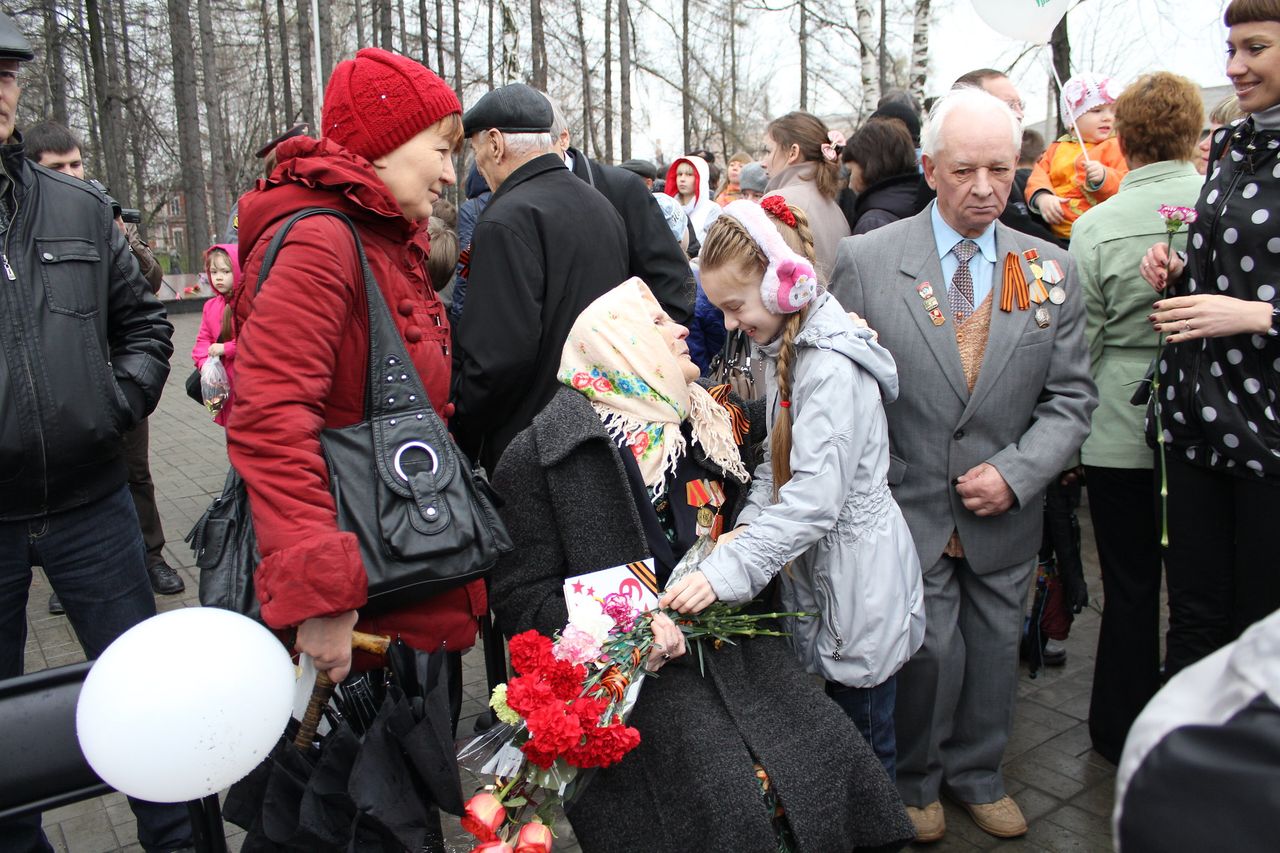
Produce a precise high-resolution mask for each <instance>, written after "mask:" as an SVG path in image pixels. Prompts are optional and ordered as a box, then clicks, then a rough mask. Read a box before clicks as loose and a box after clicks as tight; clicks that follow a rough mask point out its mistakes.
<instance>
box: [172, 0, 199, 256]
mask: <svg viewBox="0 0 1280 853" xmlns="http://www.w3.org/2000/svg"><path fill="white" fill-rule="evenodd" d="M167 6H168V13H169V48H170V55H171V58H172V59H173V104H174V111H175V113H176V115H177V119H178V157H179V164H180V172H181V175H182V181H181V183H182V193H183V195H184V196H185V201H186V214H187V233H186V243H187V245H186V246H185V247H184V248H185V249H186V252H185V253H184V257H183V261H184V262H185V268H186V269H191V270H194V269H199V268H200V255H201V253H202V252H203V250H204V248H205V245H206V243H208V241H209V210H208V207H207V205H206V203H205V197H204V153H203V151H202V150H201V147H200V107H199V95H198V93H197V87H196V78H195V74H194V68H193V65H192V62H191V50H192V48H193V47H194V46H195V41H194V39H193V38H192V33H191V14H190V8H189V6H188V4H186V3H184V2H182V0H167Z"/></svg>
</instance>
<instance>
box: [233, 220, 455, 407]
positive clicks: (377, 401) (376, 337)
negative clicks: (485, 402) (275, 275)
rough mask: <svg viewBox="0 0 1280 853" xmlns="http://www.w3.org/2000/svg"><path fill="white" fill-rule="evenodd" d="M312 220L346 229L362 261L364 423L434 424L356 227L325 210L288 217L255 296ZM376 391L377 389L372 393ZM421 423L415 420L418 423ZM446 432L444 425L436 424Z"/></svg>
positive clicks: (276, 237) (269, 247)
mask: <svg viewBox="0 0 1280 853" xmlns="http://www.w3.org/2000/svg"><path fill="white" fill-rule="evenodd" d="M311 216H331V217H333V218H335V219H339V220H341V221H342V222H344V223H346V226H347V228H348V229H350V231H351V237H352V239H353V240H354V241H355V249H356V254H357V255H358V256H359V258H360V270H361V274H362V276H363V278H364V292H365V302H366V304H367V306H368V312H369V361H368V365H367V376H366V383H365V395H364V419H365V420H370V421H372V420H378V419H381V418H382V417H384V416H387V415H415V416H418V415H423V414H424V413H425V414H426V415H427V416H428V417H431V418H436V419H438V417H439V416H438V415H436V413H435V409H434V408H433V407H432V406H431V402H430V400H429V398H428V397H427V392H426V388H425V386H424V385H423V384H422V377H421V376H419V375H418V370H417V368H416V367H414V365H413V361H412V360H410V358H409V355H408V347H407V346H406V344H405V342H404V339H403V338H401V337H400V333H399V332H398V331H397V330H396V325H395V320H394V319H392V316H391V309H390V308H388V307H387V300H386V298H385V297H383V295H382V289H381V288H380V287H378V282H377V280H376V279H375V278H374V277H373V269H372V268H371V267H370V266H369V258H368V256H366V255H365V251H364V243H363V242H361V240H360V233H359V232H358V231H357V230H356V226H355V223H353V222H352V221H351V220H350V219H348V218H347V217H346V216H345V215H344V214H342V213H339V212H338V211H336V210H329V209H328V208H323V207H309V208H307V209H306V210H302V211H299V212H298V213H295V214H294V215H293V216H291V217H290V218H289V219H288V220H287V221H286V222H285V223H284V225H281V226H280V228H279V229H278V230H277V231H276V233H275V234H274V235H273V236H272V238H271V242H270V243H269V244H267V252H266V255H264V256H263V259H262V266H261V268H260V269H259V271H258V282H257V288H256V290H257V291H261V290H262V285H263V283H264V282H265V281H266V280H267V277H268V275H269V274H270V273H271V268H272V267H273V266H274V265H275V262H276V256H277V255H278V254H279V252H280V248H281V246H282V245H283V244H284V240H285V237H286V236H287V235H288V233H289V230H290V229H291V228H293V226H294V225H295V224H296V223H297V222H299V221H300V220H302V219H306V218H308V217H311ZM375 389H378V390H377V392H376V393H375ZM421 419H422V418H421V417H419V420H421ZM440 428H441V429H444V428H445V427H444V423H443V422H440Z"/></svg>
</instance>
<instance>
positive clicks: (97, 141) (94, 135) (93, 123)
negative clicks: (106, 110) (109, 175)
mask: <svg viewBox="0 0 1280 853" xmlns="http://www.w3.org/2000/svg"><path fill="white" fill-rule="evenodd" d="M84 21H85V13H84V0H76V5H75V22H76V23H75V29H74V30H73V32H75V33H76V45H75V48H76V50H77V51H78V52H79V53H80V67H81V68H82V69H83V70H84V73H85V93H84V95H85V98H84V100H85V103H86V104H90V105H96V104H97V97H98V96H97V94H96V93H95V91H94V85H93V74H92V70H93V63H92V62H91V61H90V59H89V39H87V38H85V36H84V33H85V29H86V27H85V23H84ZM86 112H87V113H88V115H89V139H88V145H89V154H88V156H87V157H86V158H85V159H87V160H89V161H90V162H99V161H101V159H102V158H103V157H105V156H106V155H105V154H104V153H103V147H102V137H101V136H100V135H99V134H98V120H99V118H100V115H99V111H98V110H97V109H90V110H87V111H86ZM81 153H82V154H83V153H84V152H83V151H82V152H81Z"/></svg>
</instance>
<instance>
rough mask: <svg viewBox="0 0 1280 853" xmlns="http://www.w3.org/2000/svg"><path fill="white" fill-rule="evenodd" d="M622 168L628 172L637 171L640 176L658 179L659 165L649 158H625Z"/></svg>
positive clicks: (653, 179)
mask: <svg viewBox="0 0 1280 853" xmlns="http://www.w3.org/2000/svg"><path fill="white" fill-rule="evenodd" d="M622 168H624V169H626V170H627V171H628V172H635V173H636V174H637V175H639V176H640V177H642V178H648V179H649V180H651V181H656V180H657V179H658V167H657V166H655V165H653V164H652V163H650V162H649V161H648V160H624V161H623V162H622Z"/></svg>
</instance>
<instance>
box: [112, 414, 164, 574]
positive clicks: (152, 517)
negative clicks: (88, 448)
mask: <svg viewBox="0 0 1280 853" xmlns="http://www.w3.org/2000/svg"><path fill="white" fill-rule="evenodd" d="M122 444H123V447H124V461H125V464H126V465H127V466H128V467H129V493H130V494H131V495H133V507H134V509H135V510H137V512H138V524H139V525H140V526H141V527H142V544H143V545H144V546H145V547H146V549H147V566H148V567H150V566H154V565H155V564H156V563H158V562H160V561H161V560H163V559H164V528H163V527H161V525H160V510H159V509H157V508H156V487H155V484H154V483H152V482H151V458H150V453H151V429H150V427H149V426H148V425H147V420H146V418H143V419H142V421H141V422H140V423H139V424H138V425H137V426H136V427H134V428H133V429H131V430H129V431H128V432H126V433H125V434H124V438H123V440H122Z"/></svg>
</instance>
